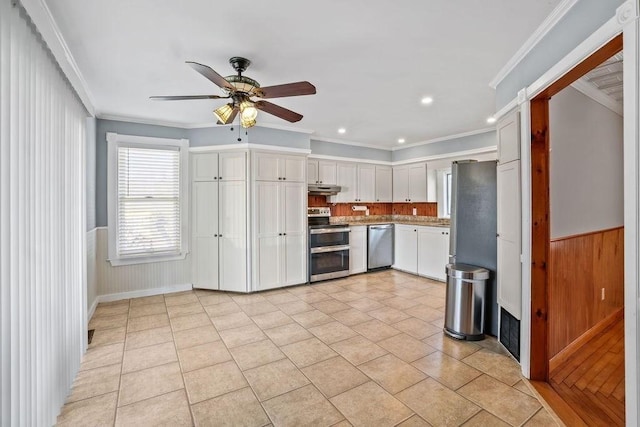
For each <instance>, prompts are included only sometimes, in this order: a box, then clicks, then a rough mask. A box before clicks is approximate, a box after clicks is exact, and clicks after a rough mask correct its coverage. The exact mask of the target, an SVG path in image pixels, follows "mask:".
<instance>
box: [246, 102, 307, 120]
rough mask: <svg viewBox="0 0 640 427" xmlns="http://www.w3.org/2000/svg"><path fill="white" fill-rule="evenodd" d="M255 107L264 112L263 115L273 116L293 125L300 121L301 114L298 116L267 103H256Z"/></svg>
mask: <svg viewBox="0 0 640 427" xmlns="http://www.w3.org/2000/svg"><path fill="white" fill-rule="evenodd" d="M255 106H256V108H257V109H259V110H262V111H264V112H265V113H269V114H273V115H274V116H277V117H280V118H281V119H284V120H286V121H288V122H291V123H294V122H299V121H300V120H302V114H298V113H296V112H295V111H291V110H287V109H286V108H284V107H281V106H279V105H276V104H272V103H270V102H267V101H256V102H255Z"/></svg>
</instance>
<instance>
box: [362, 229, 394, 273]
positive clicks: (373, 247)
mask: <svg viewBox="0 0 640 427" xmlns="http://www.w3.org/2000/svg"><path fill="white" fill-rule="evenodd" d="M367 242H368V245H367V249H368V250H367V270H376V269H379V268H388V267H391V265H393V224H380V225H370V226H369V227H368V230H367Z"/></svg>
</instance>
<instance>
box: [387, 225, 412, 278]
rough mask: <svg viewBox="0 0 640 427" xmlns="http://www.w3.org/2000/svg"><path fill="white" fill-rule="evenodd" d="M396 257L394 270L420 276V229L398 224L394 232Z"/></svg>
mask: <svg viewBox="0 0 640 427" xmlns="http://www.w3.org/2000/svg"><path fill="white" fill-rule="evenodd" d="M394 246H395V255H394V260H395V263H394V264H393V268H395V269H397V270H402V271H406V272H407V273H413V274H418V227H417V226H413V225H404V224H396V225H395V231H394Z"/></svg>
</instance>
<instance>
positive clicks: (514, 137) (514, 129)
mask: <svg viewBox="0 0 640 427" xmlns="http://www.w3.org/2000/svg"><path fill="white" fill-rule="evenodd" d="M497 135H498V163H500V164H504V163H508V162H511V161H513V160H518V159H520V113H519V112H518V111H514V112H513V113H511V114H509V115H507V116H505V117H504V118H502V119H501V120H500V121H499V122H498V126H497Z"/></svg>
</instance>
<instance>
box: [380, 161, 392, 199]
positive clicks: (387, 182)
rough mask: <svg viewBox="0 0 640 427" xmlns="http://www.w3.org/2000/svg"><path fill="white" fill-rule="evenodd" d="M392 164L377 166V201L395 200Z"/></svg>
mask: <svg viewBox="0 0 640 427" xmlns="http://www.w3.org/2000/svg"><path fill="white" fill-rule="evenodd" d="M392 183H393V181H392V169H391V166H376V202H381V203H382V202H391V201H393V184H392Z"/></svg>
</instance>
